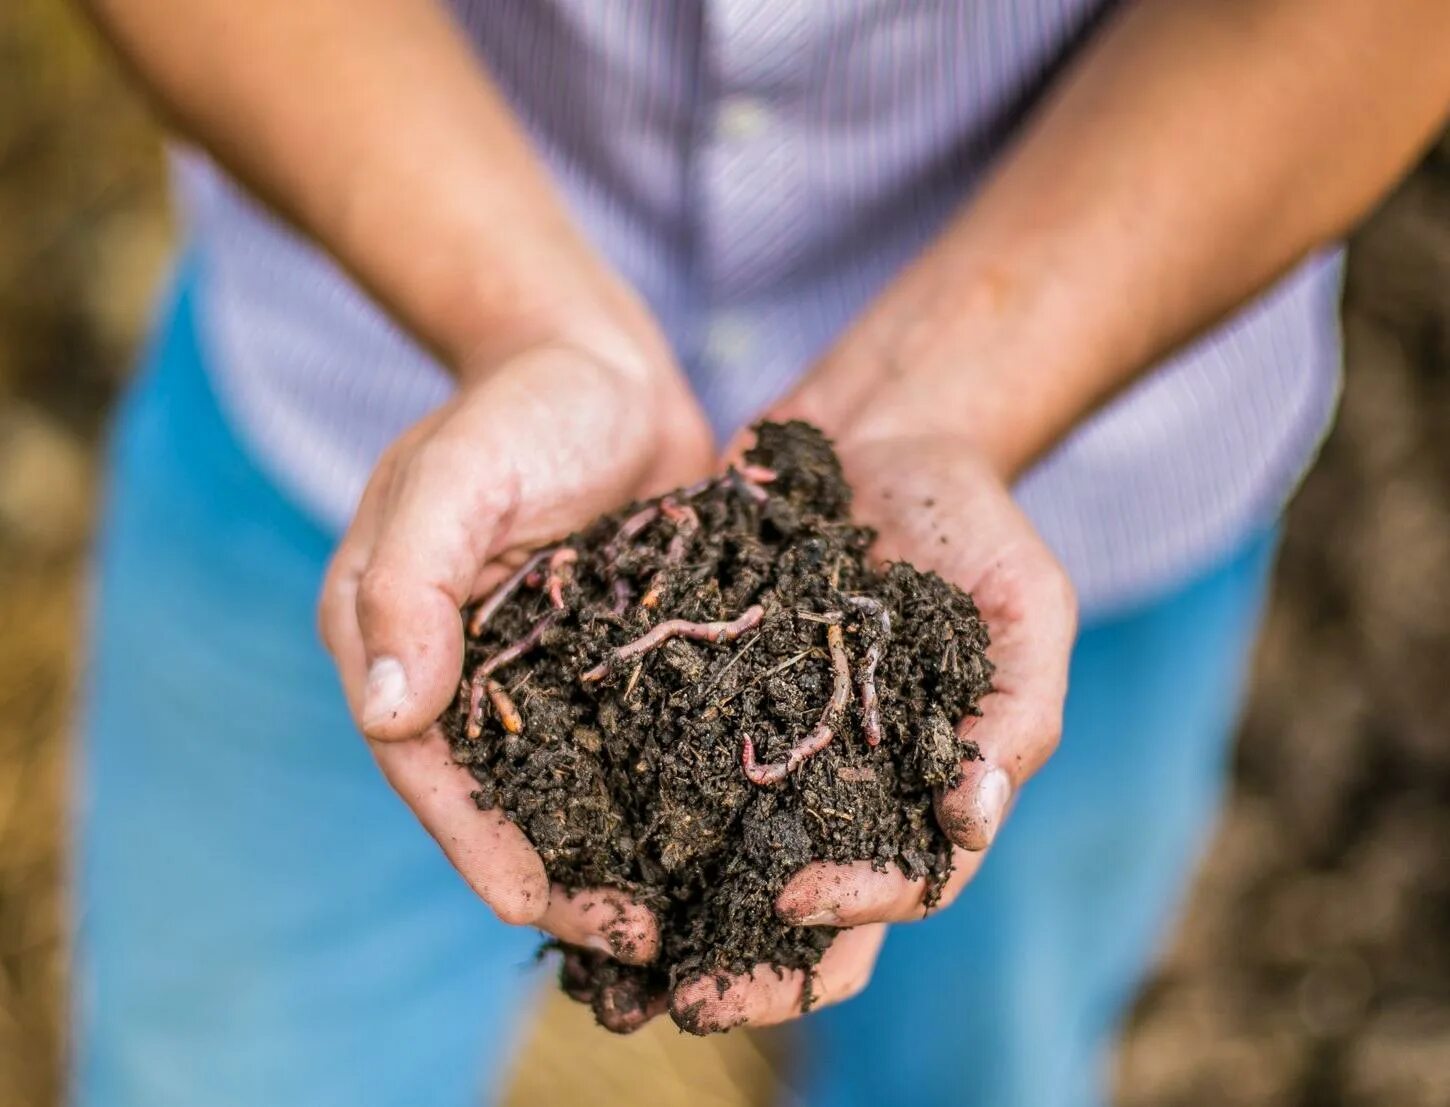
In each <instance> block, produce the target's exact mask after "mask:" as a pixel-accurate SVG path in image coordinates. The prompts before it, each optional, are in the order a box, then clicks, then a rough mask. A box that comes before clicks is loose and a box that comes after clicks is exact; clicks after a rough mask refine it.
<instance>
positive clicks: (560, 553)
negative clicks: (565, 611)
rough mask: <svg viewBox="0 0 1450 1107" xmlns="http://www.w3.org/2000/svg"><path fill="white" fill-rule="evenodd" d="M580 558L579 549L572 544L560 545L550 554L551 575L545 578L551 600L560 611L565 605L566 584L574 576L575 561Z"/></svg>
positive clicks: (555, 608)
mask: <svg viewBox="0 0 1450 1107" xmlns="http://www.w3.org/2000/svg"><path fill="white" fill-rule="evenodd" d="M578 560H579V551H578V550H576V549H574V548H573V547H572V546H560V547H559V548H558V549H557V550H555V551H554V552H553V553H552V554H550V555H549V575H548V576H547V577H546V578H545V588H547V589H548V592H549V602H550V603H551V604H553V605H554V610H555V611H558V610H560V609H562V608H563V606H564V585H566V584H568V583H569V581H570V579H572V578H573V576H574V562H576V561H578Z"/></svg>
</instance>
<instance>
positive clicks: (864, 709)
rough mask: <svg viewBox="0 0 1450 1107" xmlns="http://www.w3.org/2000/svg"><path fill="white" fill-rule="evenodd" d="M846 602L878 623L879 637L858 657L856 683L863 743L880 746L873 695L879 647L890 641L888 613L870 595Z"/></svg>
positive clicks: (878, 712) (877, 707)
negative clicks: (864, 735)
mask: <svg viewBox="0 0 1450 1107" xmlns="http://www.w3.org/2000/svg"><path fill="white" fill-rule="evenodd" d="M846 602H847V603H849V604H850V605H851V606H852V607H854V608H855V609H856V610H857V611H860V612H862V613H863V614H866V615H874V616H875V617H876V619H877V620H878V621H879V622H880V623H881V637H880V638H878V639H877V640H876V641H875V642H872V643H871V645H869V646H867V647H866V653H865V655H864V656H863V657H862V658H861V667H860V669H859V670H858V671H857V674H856V683H857V686H858V688H859V689H860V696H861V729H862V730H863V731H864V732H865V734H866V744H867V745H868V746H873V747H874V746H877V745H880V743H881V705H880V702H879V701H878V699H877V696H876V666H877V665H879V664H880V663H881V649H882V646H883V645H884V644H885V643H886V642H889V641H890V640H891V612H889V611H887V610H886V605H885V604H883V603H882V602H881V601H880V600H873V599H872V598H871V597H870V596H847V597H846Z"/></svg>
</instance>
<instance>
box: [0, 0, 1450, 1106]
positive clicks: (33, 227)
mask: <svg viewBox="0 0 1450 1107" xmlns="http://www.w3.org/2000/svg"><path fill="white" fill-rule="evenodd" d="M173 241H174V224H173V220H172V217H171V215H170V213H169V212H168V209H167V204H166V196H165V179H164V173H163V168H162V164H161V158H160V145H159V136H158V133H157V130H156V128H155V126H154V124H152V123H151V122H150V121H149V119H148V117H147V115H146V112H145V110H144V109H143V107H142V106H141V105H140V104H139V103H138V101H137V100H136V98H135V96H134V95H133V94H132V93H131V92H130V91H129V90H128V89H127V87H126V85H125V82H124V81H123V80H122V78H121V77H120V76H119V74H118V73H117V71H116V68H115V66H114V64H113V63H112V62H111V60H110V59H109V58H108V57H107V56H105V55H104V54H103V53H102V52H101V51H100V50H99V48H98V46H97V43H96V42H95V41H94V39H93V37H92V36H91V34H90V33H89V31H88V29H86V28H85V27H83V26H82V25H81V24H80V23H79V21H78V20H77V18H76V16H75V15H74V13H73V12H72V11H71V10H70V9H69V7H68V6H67V5H65V4H63V3H61V2H59V0H4V3H3V4H0V1102H3V1104H5V1105H6V1107H52V1105H54V1104H56V1103H57V1102H58V1094H59V1086H60V1082H59V1073H60V1071H61V1064H62V1058H63V1055H64V1051H65V1036H64V1032H63V1026H64V983H65V975H66V939H65V928H64V925H63V911H62V908H63V902H64V901H63V896H64V876H65V867H66V861H65V856H66V849H65V846H66V843H65V817H64V808H63V791H64V779H65V771H66V758H67V726H68V720H69V717H70V714H71V710H72V690H73V688H74V687H75V683H76V674H77V670H78V667H79V666H80V665H81V664H82V663H83V661H84V656H83V651H82V647H81V642H80V638H79V635H78V631H79V630H80V628H81V625H82V613H83V603H84V578H85V568H86V551H87V544H88V542H89V539H90V536H91V533H92V530H93V527H94V517H95V505H96V501H97V489H98V486H99V483H100V480H101V478H102V476H103V474H102V473H101V472H100V471H99V468H98V447H99V443H100V441H101V439H102V436H103V435H104V431H105V422H106V415H107V411H108V408H109V406H110V403H111V401H112V399H113V398H114V397H115V395H116V392H117V390H118V389H119V388H120V387H121V385H122V384H123V382H124V380H125V377H126V374H127V371H128V369H129V366H130V365H131V363H132V360H133V358H134V356H135V351H136V346H137V343H138V342H139V341H141V340H142V338H143V336H144V332H145V326H146V322H147V316H148V312H149V310H150V305H151V303H152V301H153V298H154V296H155V294H156V290H157V286H158V283H159V282H160V281H161V280H163V279H164V276H165V270H166V264H167V259H168V256H169V251H170V249H171V245H172V243H173ZM1351 258H1352V260H1351V266H1350V276H1349V282H1348V287H1347V290H1346V298H1345V312H1344V314H1345V327H1346V332H1347V337H1348V345H1349V354H1348V360H1349V374H1348V377H1349V379H1348V385H1347V389H1346V393H1345V398H1344V407H1343V412H1342V415H1341V418H1340V421H1339V425H1338V428H1337V429H1336V430H1335V432H1334V434H1333V435H1332V437H1331V438H1330V440H1329V442H1328V444H1327V445H1326V447H1325V450H1324V455H1323V458H1322V460H1321V461H1320V463H1319V466H1318V468H1317V469H1316V470H1315V472H1314V474H1313V475H1312V476H1311V478H1310V479H1309V481H1308V483H1307V485H1306V486H1305V488H1304V490H1303V492H1302V493H1301V495H1300V496H1299V498H1298V500H1297V501H1296V503H1295V505H1294V507H1293V509H1292V511H1291V512H1290V515H1289V525H1288V533H1287V539H1286V543H1285V548H1284V555H1283V559H1282V563H1281V565H1280V567H1279V572H1278V588H1277V594H1276V598H1275V601H1274V604H1273V607H1272V610H1271V613H1270V616H1269V620H1268V625H1267V627H1266V629H1265V633H1264V636H1263V641H1262V643H1261V645H1260V648H1259V653H1258V663H1257V665H1256V675H1255V681H1254V689H1253V694H1252V697H1251V703H1250V706H1249V709H1248V712H1247V716H1246V718H1245V720H1244V724H1243V728H1242V733H1241V736H1240V741H1239V750H1238V758H1237V775H1236V786H1235V791H1234V796H1233V799H1232V802H1231V803H1230V805H1229V807H1228V810H1227V811H1226V812H1225V815H1224V818H1223V822H1222V825H1221V828H1220V830H1219V833H1218V835H1217V838H1216V839H1215V841H1214V842H1213V844H1212V846H1211V848H1210V849H1209V851H1208V853H1207V856H1206V858H1205V861H1204V865H1203V868H1202V871H1201V872H1200V874H1199V877H1198V880H1197V883H1196V886H1195V890H1194V893H1193V896H1192V900H1191V902H1190V904H1189V906H1188V909H1187V912H1186V914H1185V916H1184V918H1183V920H1182V922H1181V924H1180V925H1179V926H1178V928H1177V929H1176V932H1175V933H1174V934H1172V935H1170V936H1169V940H1168V944H1167V946H1166V948H1165V949H1164V951H1163V954H1162V959H1161V964H1160V968H1159V970H1158V972H1157V974H1156V976H1155V978H1154V979H1153V980H1152V982H1151V983H1150V984H1149V986H1148V987H1147V988H1146V990H1145V992H1144V994H1143V995H1142V997H1141V998H1140V1000H1139V1002H1138V1004H1137V1006H1136V1009H1135V1011H1134V1013H1133V1016H1132V1018H1131V1021H1130V1024H1129V1026H1128V1028H1127V1033H1126V1036H1125V1039H1124V1042H1123V1045H1122V1048H1121V1051H1120V1056H1119V1060H1118V1065H1117V1073H1116V1097H1117V1102H1118V1103H1119V1104H1120V1105H1122V1107H1148V1105H1153V1107H1198V1105H1203V1107H1210V1105H1212V1107H1237V1105H1240V1104H1244V1105H1247V1104H1255V1105H1258V1104H1275V1105H1281V1104H1282V1105H1289V1107H1339V1105H1346V1107H1349V1105H1353V1107H1444V1105H1446V1104H1450V137H1447V139H1446V140H1445V141H1442V142H1441V144H1440V146H1439V148H1438V149H1437V150H1436V151H1435V152H1433V153H1432V154H1431V155H1430V156H1429V157H1428V158H1427V160H1426V162H1425V163H1424V165H1423V166H1421V168H1420V169H1419V170H1418V171H1417V172H1416V173H1415V174H1414V176H1413V177H1412V178H1411V179H1410V180H1408V181H1407V182H1406V183H1405V184H1404V186H1403V187H1402V188H1401V189H1400V190H1399V191H1398V192H1397V193H1396V194H1395V195H1394V196H1393V197H1392V198H1391V199H1390V200H1389V202H1388V203H1386V204H1385V205H1384V208H1383V210H1381V211H1380V212H1379V213H1378V214H1377V215H1376V216H1375V217H1374V218H1373V219H1371V220H1370V221H1369V222H1368V224H1367V225H1366V226H1365V227H1364V228H1363V229H1362V231H1361V232H1360V233H1359V234H1358V235H1357V236H1356V237H1355V240H1354V243H1353V248H1352V254H1351ZM772 1084H773V1080H772V1064H771V1057H770V1056H769V1053H768V1051H766V1050H765V1049H763V1048H762V1047H761V1046H759V1045H758V1044H757V1043H756V1042H754V1041H753V1040H751V1039H750V1038H749V1037H747V1036H745V1035H741V1034H734V1035H730V1036H728V1037H726V1038H723V1039H719V1040H715V1041H711V1042H703V1043H702V1042H698V1041H694V1040H691V1039H686V1038H683V1037H681V1036H680V1035H678V1034H677V1033H676V1032H674V1031H673V1029H672V1028H670V1027H668V1026H664V1025H661V1024H660V1023H658V1022H657V1023H656V1024H654V1026H653V1027H652V1028H651V1030H650V1031H648V1032H646V1033H644V1034H642V1035H638V1036H636V1037H635V1038H633V1039H629V1040H627V1041H624V1042H621V1041H620V1040H618V1039H613V1038H610V1037H608V1036H606V1035H604V1034H602V1033H597V1032H595V1031H594V1030H593V1029H592V1027H591V1026H590V1025H589V1023H588V1017H587V1015H585V1014H583V1013H581V1012H579V1011H576V1010H573V1009H570V1008H569V1007H568V1006H567V1005H566V1004H564V1003H563V1002H562V1001H560V1000H557V999H556V998H552V997H551V998H549V999H546V1000H544V1001H543V1010H542V1017H541V1018H540V1020H539V1023H538V1025H537V1028H536V1030H535V1032H534V1033H533V1036H532V1038H531V1041H530V1044H529V1046H528V1048H527V1050H526V1053H525V1055H524V1057H523V1058H521V1060H520V1062H519V1064H518V1066H517V1074H516V1077H515V1080H514V1084H513V1088H512V1091H511V1093H510V1102H511V1103H513V1104H516V1105H520V1107H524V1105H530V1107H531V1105H537V1104H548V1103H557V1102H570V1101H573V1100H574V1099H575V1094H576V1093H577V1094H578V1095H579V1096H581V1097H582V1096H585V1095H587V1096H588V1100H587V1101H590V1102H596V1103H598V1102H609V1100H610V1096H611V1095H613V1096H615V1097H617V1098H618V1100H619V1101H620V1102H642V1101H643V1102H660V1103H671V1102H679V1103H686V1102H688V1103H692V1104H710V1103H721V1104H737V1103H738V1104H746V1103H764V1102H768V1101H769V1097H770V1092H771V1088H772Z"/></svg>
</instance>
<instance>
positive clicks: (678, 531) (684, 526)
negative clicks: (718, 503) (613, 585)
mask: <svg viewBox="0 0 1450 1107" xmlns="http://www.w3.org/2000/svg"><path fill="white" fill-rule="evenodd" d="M660 514H661V515H663V516H664V517H665V518H666V519H668V520H669V521H670V522H672V523H673V524H674V525H675V533H674V535H673V537H671V538H670V544H669V546H668V547H666V549H665V557H664V563H663V564H661V565H660V567H659V569H658V570H656V572H655V575H654V577H653V578H652V579H651V580H650V584H649V590H648V591H647V592H645V594H644V595H643V596H641V597H640V601H639V605H640V606H641V607H657V606H659V602H660V597H661V596H662V595H664V590H665V585H666V584H667V583H668V582H669V578H670V570H671V569H674V568H676V567H677V566H678V565H679V564H680V562H682V561H684V560H685V551H686V550H688V549H689V548H690V542H691V540H692V539H693V538H694V537H695V534H696V532H697V531H699V529H700V516H699V515H697V514H695V509H694V508H693V507H691V506H690V505H689V504H680V503H676V502H675V500H674V499H673V498H671V497H669V496H666V497H665V498H664V499H662V500H661V501H660Z"/></svg>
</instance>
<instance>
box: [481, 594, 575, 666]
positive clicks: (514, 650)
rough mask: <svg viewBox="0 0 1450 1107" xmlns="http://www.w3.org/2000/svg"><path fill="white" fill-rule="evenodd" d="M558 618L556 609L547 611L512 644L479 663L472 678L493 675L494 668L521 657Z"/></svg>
mask: <svg viewBox="0 0 1450 1107" xmlns="http://www.w3.org/2000/svg"><path fill="white" fill-rule="evenodd" d="M558 620H559V613H558V612H557V611H551V612H549V613H548V614H547V615H545V616H544V617H543V618H542V619H540V620H539V621H538V622H537V623H535V624H534V625H533V626H532V627H530V628H529V632H528V633H527V634H525V635H524V636H523V637H522V638H520V639H519V640H518V641H517V642H514V643H513V644H512V645H509V646H505V647H504V648H503V649H501V650H499V651H498V653H496V654H494V655H493V656H492V657H490V658H488V660H486V661H484V662H483V664H481V665H480V666H479V667H478V668H477V669H475V670H474V671H473V679H474V680H475V681H483V680H486V679H487V678H488V677H490V676H492V675H493V672H494V670H495V669H499V668H502V667H503V666H504V665H507V664H508V663H509V662H510V661H517V660H518V659H519V658H521V657H523V656H524V654H526V653H528V652H529V651H530V650H531V649H533V648H534V647H535V646H537V645H538V644H539V640H540V639H542V638H543V637H544V632H545V631H547V630H548V629H549V628H550V627H551V626H553V625H554V624H555V623H556V622H558Z"/></svg>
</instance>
